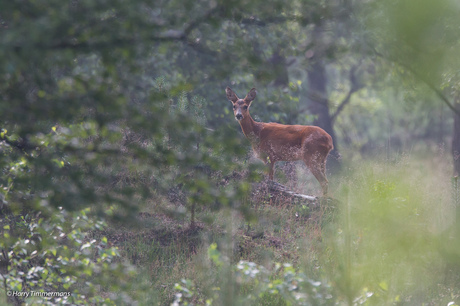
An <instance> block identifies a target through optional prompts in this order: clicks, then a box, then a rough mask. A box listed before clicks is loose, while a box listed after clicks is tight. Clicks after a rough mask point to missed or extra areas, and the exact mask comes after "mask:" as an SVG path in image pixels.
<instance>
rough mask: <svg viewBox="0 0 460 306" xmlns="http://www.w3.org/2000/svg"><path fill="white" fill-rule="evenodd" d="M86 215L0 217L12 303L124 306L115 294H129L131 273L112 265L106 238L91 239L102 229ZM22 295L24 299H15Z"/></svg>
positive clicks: (115, 257) (115, 258)
mask: <svg viewBox="0 0 460 306" xmlns="http://www.w3.org/2000/svg"><path fill="white" fill-rule="evenodd" d="M88 212H89V209H87V210H83V211H80V212H75V213H69V212H67V211H65V210H63V209H60V210H59V211H57V212H55V213H54V214H53V215H52V217H50V218H43V217H40V216H38V217H37V216H33V215H25V216H24V215H18V216H14V215H6V216H4V218H3V219H2V220H1V222H0V226H1V227H2V230H1V235H2V239H1V241H0V248H1V249H2V250H3V252H2V256H1V261H2V263H3V266H4V267H5V268H4V269H3V270H2V271H1V277H2V283H3V290H4V294H6V295H7V296H8V297H9V298H10V299H11V301H15V303H27V304H40V305H57V304H58V305H67V304H69V303H71V304H88V303H96V304H97V303H104V304H106V305H115V304H116V303H117V301H123V300H124V302H127V301H128V300H126V298H127V297H124V296H122V295H117V294H115V292H117V291H119V290H127V289H128V287H129V286H130V282H129V278H130V277H132V276H133V272H134V270H133V269H131V268H130V267H129V265H125V264H122V263H117V261H119V253H118V250H117V248H115V247H111V246H109V245H108V243H107V238H105V237H102V238H101V239H91V238H90V235H89V233H90V232H91V231H100V230H103V229H104V228H105V226H106V225H105V224H104V223H103V222H101V221H94V220H93V219H91V218H89V217H88V215H87V213H88ZM114 277H115V279H117V281H114V280H115V279H113V278H114ZM109 280H110V282H109ZM101 284H104V287H103V288H100V287H99V286H100V285H101ZM21 293H22V294H28V295H27V296H22V297H18V296H17V295H18V294H21Z"/></svg>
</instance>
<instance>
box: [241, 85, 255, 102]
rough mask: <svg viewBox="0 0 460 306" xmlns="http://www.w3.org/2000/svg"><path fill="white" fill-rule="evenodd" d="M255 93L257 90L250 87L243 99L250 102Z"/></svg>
mask: <svg viewBox="0 0 460 306" xmlns="http://www.w3.org/2000/svg"><path fill="white" fill-rule="evenodd" d="M256 95H257V90H256V89H255V88H253V89H251V90H250V91H249V92H248V94H247V95H246V98H244V100H245V101H246V102H248V103H251V102H252V100H254V99H255V98H256Z"/></svg>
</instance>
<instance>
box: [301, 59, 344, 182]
mask: <svg viewBox="0 0 460 306" xmlns="http://www.w3.org/2000/svg"><path fill="white" fill-rule="evenodd" d="M307 74H308V94H307V100H308V105H309V106H308V108H309V110H310V112H311V113H312V114H313V115H315V116H316V119H315V120H314V122H313V124H314V125H317V126H319V127H321V128H322V129H323V130H325V131H326V132H327V133H329V135H331V137H332V141H333V142H334V150H332V151H331V153H330V154H329V157H328V160H327V169H328V172H329V173H337V172H339V171H340V168H341V164H340V159H339V157H340V154H339V151H338V145H337V138H336V136H335V132H334V128H333V123H332V117H331V114H330V112H329V99H328V94H327V90H326V84H327V76H326V68H325V65H324V63H323V62H322V61H321V60H320V59H315V60H314V62H313V63H312V64H311V65H310V67H309V69H308V71H307Z"/></svg>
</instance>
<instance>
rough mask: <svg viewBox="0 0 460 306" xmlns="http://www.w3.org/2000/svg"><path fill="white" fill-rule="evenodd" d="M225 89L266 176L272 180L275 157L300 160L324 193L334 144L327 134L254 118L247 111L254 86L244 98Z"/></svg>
mask: <svg viewBox="0 0 460 306" xmlns="http://www.w3.org/2000/svg"><path fill="white" fill-rule="evenodd" d="M225 91H226V93H227V98H228V100H230V102H232V103H233V113H234V115H235V118H236V120H238V122H239V123H240V125H241V129H242V130H243V133H244V135H245V136H246V137H247V138H248V139H249V141H250V142H251V145H252V149H253V150H254V152H255V154H256V155H257V157H258V158H260V159H261V160H262V161H263V162H264V163H265V164H268V166H269V173H268V175H269V179H270V180H273V174H274V165H275V163H276V162H277V161H295V160H303V161H304V163H305V165H307V167H308V168H309V169H310V171H311V173H312V174H313V175H314V176H315V178H316V179H317V180H318V182H319V183H320V185H321V188H322V190H323V195H324V196H327V188H328V181H327V178H326V158H327V155H328V154H329V152H330V151H331V150H332V149H333V148H334V146H333V145H332V138H331V136H330V135H329V134H328V133H326V132H325V131H324V130H323V129H322V128H320V127H317V126H309V125H284V124H279V123H264V122H255V121H254V120H253V119H252V117H251V115H250V114H249V107H250V106H251V102H252V101H253V100H254V99H255V97H256V93H257V92H256V89H255V88H253V89H251V90H250V91H249V92H248V94H247V95H246V97H245V98H244V99H240V98H238V96H237V95H236V94H235V93H234V92H233V90H232V89H231V88H230V87H227V88H226V89H225Z"/></svg>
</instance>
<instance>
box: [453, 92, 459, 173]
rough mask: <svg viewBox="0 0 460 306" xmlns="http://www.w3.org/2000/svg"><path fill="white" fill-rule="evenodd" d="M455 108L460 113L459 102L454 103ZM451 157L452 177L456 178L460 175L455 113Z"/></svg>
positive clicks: (456, 116)
mask: <svg viewBox="0 0 460 306" xmlns="http://www.w3.org/2000/svg"><path fill="white" fill-rule="evenodd" d="M455 108H456V109H457V110H459V111H460V101H457V103H455ZM452 156H453V158H454V176H458V175H460V115H458V114H456V113H454V132H453V139H452Z"/></svg>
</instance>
